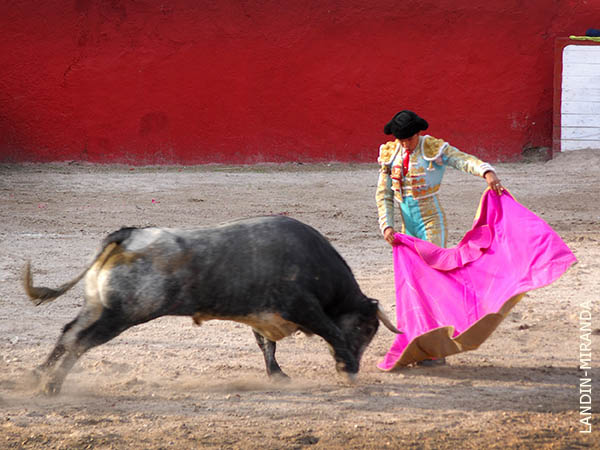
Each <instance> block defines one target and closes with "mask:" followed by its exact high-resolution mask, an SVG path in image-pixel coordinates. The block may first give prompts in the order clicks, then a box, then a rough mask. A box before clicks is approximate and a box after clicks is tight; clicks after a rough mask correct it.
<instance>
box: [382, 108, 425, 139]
mask: <svg viewBox="0 0 600 450" xmlns="http://www.w3.org/2000/svg"><path fill="white" fill-rule="evenodd" d="M428 127H429V124H428V123H427V121H426V120H425V119H423V118H421V117H419V116H417V115H416V114H415V113H414V112H412V111H408V110H406V109H405V110H403V111H400V112H399V113H398V114H396V115H395V116H394V118H393V119H392V120H390V121H389V122H388V123H387V124H386V125H385V127H384V128H383V132H384V133H385V134H393V135H394V136H396V137H397V138H398V139H406V138H409V137H411V136H413V135H415V134H417V133H418V132H419V131H424V130H426V129H427V128H428Z"/></svg>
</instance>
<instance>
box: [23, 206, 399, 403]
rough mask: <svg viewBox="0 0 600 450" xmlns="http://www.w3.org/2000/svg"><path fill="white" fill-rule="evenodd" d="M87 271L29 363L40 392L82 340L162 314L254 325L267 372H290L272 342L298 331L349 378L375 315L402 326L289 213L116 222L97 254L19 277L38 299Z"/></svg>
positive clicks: (49, 389)
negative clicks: (73, 307)
mask: <svg viewBox="0 0 600 450" xmlns="http://www.w3.org/2000/svg"><path fill="white" fill-rule="evenodd" d="M84 277H85V290H84V293H85V303H84V305H83V307H82V308H81V310H80V311H79V313H78V315H77V316H76V318H75V319H74V320H73V321H71V322H70V323H68V324H67V325H66V326H65V327H64V328H63V331H62V334H61V335H60V337H59V339H58V341H57V343H56V345H55V347H54V349H53V350H52V352H51V353H50V355H49V356H48V358H47V359H46V361H45V362H44V363H43V364H41V365H40V366H38V367H37V368H36V369H35V370H34V374H35V375H36V379H37V382H38V383H40V384H41V390H42V392H44V393H46V394H48V395H54V394H57V393H59V392H60V389H61V387H62V384H63V382H64V379H65V377H66V376H67V374H68V372H69V370H70V369H71V368H72V367H73V365H74V364H75V362H76V361H77V360H78V359H79V357H81V355H83V354H84V353H85V352H86V351H87V350H89V349H91V348H93V347H95V346H98V345H101V344H103V343H105V342H108V341H109V340H111V339H112V338H114V337H116V336H117V335H119V334H120V333H122V332H123V331H125V330H126V329H128V328H130V327H132V326H134V325H139V324H142V323H145V322H148V321H150V320H152V319H155V318H157V317H161V316H166V315H175V316H191V317H192V318H193V321H194V322H195V323H196V324H198V325H200V324H201V323H202V322H204V321H207V320H212V319H221V320H232V321H236V322H240V323H243V324H246V325H249V326H250V327H252V330H253V333H254V336H255V338H256V342H257V343H258V346H259V347H260V349H261V350H262V353H263V355H264V359H265V364H266V371H267V374H268V376H269V377H275V378H280V379H285V378H287V375H286V374H285V373H284V372H283V371H282V370H281V368H280V367H279V364H278V363H277V360H276V359H275V349H276V344H275V342H276V341H278V340H280V339H282V338H284V337H286V336H289V335H290V334H292V333H294V332H296V331H298V330H299V331H302V332H304V333H306V334H307V335H312V334H316V335H318V336H320V337H321V338H323V339H324V340H325V341H326V342H327V343H328V344H329V346H330V349H331V352H332V354H333V357H334V359H335V362H336V370H337V371H338V372H339V373H341V374H343V375H347V376H348V377H349V378H350V379H353V378H354V377H355V375H356V374H357V373H358V370H359V363H360V359H361V357H362V354H363V352H364V350H365V348H366V347H367V346H368V344H369V343H370V342H371V340H372V339H373V336H374V335H375V333H376V332H377V329H378V327H379V321H381V322H382V323H383V324H384V325H385V326H386V327H387V328H389V329H390V330H391V331H393V332H395V333H401V332H400V331H399V330H398V329H396V327H394V325H393V324H392V323H391V322H390V320H389V319H388V318H387V317H386V316H385V314H384V313H383V311H382V310H381V308H380V306H379V303H378V302H377V300H374V299H370V298H368V297H367V296H366V295H365V294H364V293H363V292H362V291H361V290H360V288H359V286H358V283H357V281H356V279H355V278H354V275H353V274H352V271H351V270H350V267H349V266H348V264H347V263H346V262H345V261H344V259H343V258H342V257H341V256H340V254H339V253H338V252H337V251H336V250H335V249H334V247H333V246H332V245H331V244H330V243H329V242H328V241H327V239H326V238H325V237H324V236H323V235H321V234H320V233H319V232H318V231H317V230H315V229H314V228H312V227H310V226H308V225H306V224H304V223H302V222H299V221H297V220H295V219H292V218H289V217H285V216H268V217H258V218H252V219H244V220H238V221H234V222H230V223H227V224H223V225H220V226H217V227H212V228H200V229H194V230H181V229H170V228H122V229H120V230H118V231H115V232H113V233H111V234H109V235H108V236H107V237H106V238H105V239H104V241H103V242H102V244H101V246H100V250H99V251H98V253H97V254H96V256H95V258H94V260H93V261H92V262H91V263H90V264H89V265H88V266H87V267H86V268H85V269H84V270H83V271H82V272H81V274H79V275H78V276H77V277H76V278H74V279H73V280H71V281H69V282H67V283H65V284H63V285H62V286H60V287H58V288H56V289H53V288H47V287H36V286H34V285H33V280H32V275H31V267H30V264H29V262H28V263H27V266H26V267H25V272H24V280H23V281H24V287H25V291H26V293H27V295H28V296H29V298H30V299H31V300H32V301H33V302H34V303H35V304H36V305H40V304H43V303H45V302H48V301H51V300H54V299H56V298H57V297H59V296H61V295H62V294H64V293H65V292H67V291H68V290H69V289H71V288H72V287H73V286H74V285H75V284H77V283H78V282H79V281H80V280H81V279H82V278H84Z"/></svg>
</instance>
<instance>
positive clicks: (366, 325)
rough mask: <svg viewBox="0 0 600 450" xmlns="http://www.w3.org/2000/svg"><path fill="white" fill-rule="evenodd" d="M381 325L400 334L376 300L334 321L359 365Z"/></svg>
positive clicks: (371, 300)
mask: <svg viewBox="0 0 600 450" xmlns="http://www.w3.org/2000/svg"><path fill="white" fill-rule="evenodd" d="M380 321H381V323H383V325H385V327H386V328H388V329H389V330H390V331H392V332H394V333H397V334H402V331H400V330H398V329H397V328H396V327H395V326H394V325H393V324H392V322H391V321H390V319H389V318H388V317H387V316H386V315H385V313H384V312H383V310H382V309H381V306H380V305H379V302H378V301H377V300H373V299H369V300H368V301H366V302H364V304H362V305H361V307H360V308H359V309H358V310H356V311H352V312H349V313H346V314H341V315H340V316H339V317H338V319H337V320H336V321H335V322H336V324H337V326H338V327H339V328H340V330H341V331H342V333H344V336H345V337H346V342H347V344H348V347H349V348H350V351H351V352H352V353H353V355H354V357H355V358H356V361H357V363H359V364H360V360H361V358H362V355H363V353H364V351H365V349H366V348H367V346H368V345H369V344H370V343H371V341H372V340H373V337H374V336H375V333H377V329H378V328H379V322H380Z"/></svg>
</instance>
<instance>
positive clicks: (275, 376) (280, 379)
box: [269, 371, 292, 384]
mask: <svg viewBox="0 0 600 450" xmlns="http://www.w3.org/2000/svg"><path fill="white" fill-rule="evenodd" d="M269 380H271V381H272V382H273V383H276V384H283V383H289V382H290V381H292V379H291V378H290V377H289V376H287V375H286V374H285V373H283V372H282V371H279V372H272V373H270V374H269Z"/></svg>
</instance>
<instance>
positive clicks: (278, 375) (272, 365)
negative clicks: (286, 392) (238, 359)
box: [252, 329, 289, 380]
mask: <svg viewBox="0 0 600 450" xmlns="http://www.w3.org/2000/svg"><path fill="white" fill-rule="evenodd" d="M252 332H253V333H254V337H255V338H256V343H257V344H258V346H259V347H260V349H261V351H262V353H263V356H264V357H265V364H266V366H267V375H269V378H274V379H279V380H286V379H289V377H288V376H287V375H286V374H285V373H284V372H283V370H281V367H279V364H278V363H277V360H276V359H275V349H276V345H277V344H275V342H274V341H271V340H269V339H266V338H265V337H264V336H263V335H262V334H260V333H259V332H258V331H256V330H254V329H252Z"/></svg>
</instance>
